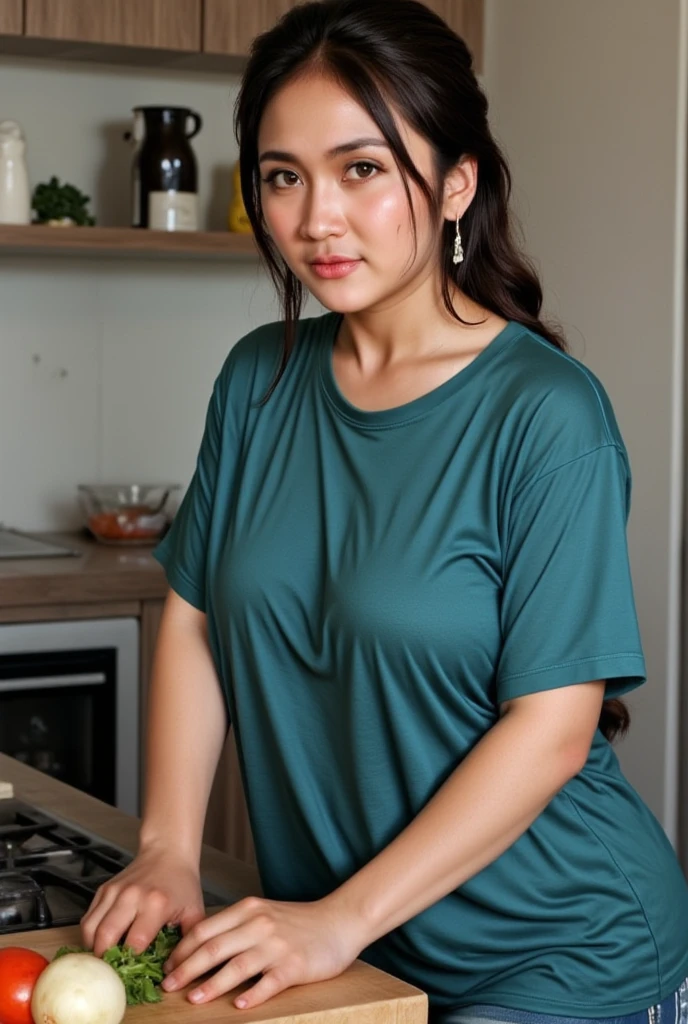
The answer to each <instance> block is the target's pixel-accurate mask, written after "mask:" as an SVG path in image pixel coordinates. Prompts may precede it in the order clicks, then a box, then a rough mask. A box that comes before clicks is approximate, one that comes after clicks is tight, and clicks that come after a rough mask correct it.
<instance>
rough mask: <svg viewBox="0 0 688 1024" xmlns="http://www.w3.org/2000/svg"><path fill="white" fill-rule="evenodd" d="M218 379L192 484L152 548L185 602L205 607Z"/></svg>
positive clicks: (219, 415) (219, 414)
mask: <svg viewBox="0 0 688 1024" xmlns="http://www.w3.org/2000/svg"><path fill="white" fill-rule="evenodd" d="M218 382H219V378H218V381H216V383H215V387H214V389H213V394H212V397H211V399H210V403H209V405H208V411H207V414H206V420H205V430H204V432H203V438H202V440H201V446H200V450H199V453H198V458H197V461H196V469H195V471H194V474H193V477H192V479H191V483H190V484H189V487H188V490H187V492H186V494H185V495H184V498H183V500H182V502H181V504H180V506H179V509H178V510H177V513H176V515H175V517H174V519H173V521H172V525H171V526H170V529H169V530H168V532H167V533H166V534H165V536H164V537H163V539H162V541H161V542H160V544H158V546H157V547H156V548H155V550H154V551H153V557H154V558H155V559H157V561H158V562H160V564H161V565H162V567H163V568H164V570H165V573H166V575H167V580H168V582H169V584H170V586H171V587H172V589H173V590H175V591H176V592H177V593H178V594H179V595H180V596H181V597H183V598H184V600H185V601H188V602H189V604H192V605H193V606H194V607H195V608H198V609H199V611H202V612H204V611H205V610H206V601H205V591H206V587H205V576H206V556H207V550H208V534H209V529H210V521H211V515H212V508H213V499H214V495H215V488H216V483H217V475H218V469H219V463H220V446H221V437H222V422H223V415H224V410H223V408H222V402H221V399H220V388H219V384H218Z"/></svg>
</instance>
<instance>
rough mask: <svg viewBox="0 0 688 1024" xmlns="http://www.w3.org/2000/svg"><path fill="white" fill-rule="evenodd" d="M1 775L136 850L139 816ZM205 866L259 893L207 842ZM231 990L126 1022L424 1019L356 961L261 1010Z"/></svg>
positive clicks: (406, 1023) (33, 798)
mask: <svg viewBox="0 0 688 1024" xmlns="http://www.w3.org/2000/svg"><path fill="white" fill-rule="evenodd" d="M0 779H1V780H3V781H8V782H12V783H13V784H14V790H15V796H16V797H18V798H19V799H20V800H25V801H26V802H27V803H30V804H34V805H35V806H37V807H40V808H43V809H44V810H46V811H49V812H51V813H53V814H55V815H57V816H59V817H61V818H64V819H65V820H67V821H70V822H73V823H75V824H77V825H80V826H82V827H83V828H86V829H88V830H89V831H90V832H93V833H96V834H97V835H99V836H102V837H103V838H104V839H107V840H109V841H110V842H112V843H114V844H116V845H118V846H120V847H122V848H124V849H126V850H128V851H130V852H132V853H133V852H134V851H135V849H136V840H137V831H138V821H137V819H136V818H132V817H129V815H126V814H123V813H122V812H121V811H118V810H116V809H115V808H114V807H109V806H108V805H107V804H104V803H101V802H100V801H99V800H94V799H93V797H90V796H87V795H86V794H84V793H81V792H79V791H78V790H76V789H72V788H71V787H70V786H65V785H64V784H63V783H61V782H57V781H56V780H55V779H51V778H49V777H48V776H46V775H43V774H42V773H41V772H37V771H35V770H34V769H33V768H28V767H26V765H22V764H20V763H19V762H18V761H15V760H14V759H13V758H10V757H7V756H6V755H4V754H0ZM201 870H202V874H203V876H204V878H205V879H207V880H208V882H209V883H210V884H211V885H212V884H215V885H216V886H221V887H222V888H223V889H224V890H225V891H229V892H231V894H232V895H233V896H235V897H236V898H237V899H240V898H241V897H243V896H249V895H252V894H253V895H255V894H257V893H259V892H260V887H259V881H258V875H257V872H256V871H255V869H253V868H252V867H250V866H248V865H246V864H242V863H239V862H238V861H234V860H232V859H231V858H229V857H227V856H225V855H224V854H221V853H219V852H218V851H217V850H213V849H212V848H210V847H204V849H203V856H202V860H201ZM79 942H80V934H79V928H78V926H75V927H73V928H52V929H48V930H45V931H33V932H24V933H20V934H16V933H15V934H12V935H0V948H2V947H3V946H27V947H28V948H30V949H35V950H37V951H38V952H41V953H43V955H44V956H47V957H48V959H51V958H52V956H53V955H54V953H55V952H56V950H57V949H58V948H59V947H60V946H63V945H76V944H79ZM231 998H233V997H230V996H229V995H228V996H224V997H221V998H220V999H217V1000H215V1001H214V1002H213V1003H210V1004H208V1005H207V1006H198V1007H196V1006H192V1005H191V1004H190V1003H189V1002H188V1001H187V1000H186V999H185V998H184V994H183V993H182V992H174V993H166V994H165V995H164V997H163V1002H162V1003H156V1004H153V1005H148V1006H139V1007H130V1008H129V1009H128V1010H127V1014H126V1017H125V1024H137V1022H140V1024H143V1022H144V1021H148V1022H149V1024H156V1022H158V1024H165V1022H168V1021H172V1022H175V1024H181V1022H182V1021H189V1022H192V1024H206V1022H208V1024H209V1022H211V1021H225V1022H229V1024H231V1022H237V1024H238V1022H239V1021H241V1022H244V1024H259V1022H260V1024H425V1022H426V1021H427V999H426V996H425V995H424V994H423V993H422V992H420V991H419V990H418V989H416V988H413V987H412V986H410V985H407V984H405V983H404V982H401V981H398V980H397V979H396V978H393V977H392V976H391V975H389V974H385V973H383V972H382V971H378V970H376V969H375V968H373V967H370V966H369V965H368V964H364V963H363V962H362V961H360V960H357V961H356V962H355V963H354V964H352V965H351V967H350V968H348V970H346V971H345V972H344V973H343V974H342V975H340V977H338V978H333V979H332V980H331V981H326V982H317V983H315V984H313V985H304V986H300V987H298V988H293V989H290V990H288V991H287V992H283V993H282V994H281V995H279V996H276V997H275V998H274V999H272V1000H270V1001H269V1002H268V1003H266V1004H265V1005H264V1006H261V1007H258V1008H257V1009H255V1010H243V1011H242V1010H237V1009H236V1008H235V1007H234V1006H233V1005H232V1001H231Z"/></svg>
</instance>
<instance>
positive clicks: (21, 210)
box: [0, 121, 31, 224]
mask: <svg viewBox="0 0 688 1024" xmlns="http://www.w3.org/2000/svg"><path fill="white" fill-rule="evenodd" d="M25 150H26V143H25V141H24V136H23V134H22V130H21V127H20V125H19V124H18V123H17V122H16V121H0V224H30V223H31V189H30V186H29V172H28V168H27V166H26V157H25V155H24V154H25Z"/></svg>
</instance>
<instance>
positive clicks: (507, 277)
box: [234, 0, 630, 740]
mask: <svg viewBox="0 0 688 1024" xmlns="http://www.w3.org/2000/svg"><path fill="white" fill-rule="evenodd" d="M309 72H316V73H320V74H324V75H327V76H329V77H331V78H332V79H334V80H335V81H336V82H338V83H339V84H340V85H341V86H342V87H343V88H344V89H345V90H346V91H347V92H348V93H349V94H350V95H351V96H352V97H353V98H354V99H355V100H356V101H357V102H358V103H359V104H360V105H361V107H362V108H363V109H364V110H366V111H367V112H368V114H369V115H370V117H371V118H372V119H373V120H374V121H375V123H376V124H377V126H378V128H379V129H380V132H381V133H382V135H383V136H384V138H385V139H386V141H387V143H388V144H389V147H390V150H391V153H392V155H393V158H394V160H395V161H396V164H397V166H398V168H399V171H400V173H401V176H402V180H403V183H404V188H405V190H406V196H407V199H408V203H409V212H410V217H411V223H412V227H413V236H414V240H417V237H416V219H415V216H414V210H413V207H412V203H411V192H410V188H409V179H410V180H411V181H413V182H415V184H416V185H417V186H418V188H419V189H420V191H421V193H422V194H423V195H424V197H425V199H426V201H427V203H428V209H429V211H430V213H431V216H432V217H433V218H434V219H435V221H436V222H438V221H439V219H440V217H441V211H442V195H443V184H444V179H445V177H446V174H447V172H448V171H449V170H450V169H451V168H453V167H454V166H455V165H456V164H457V163H458V162H459V160H460V159H461V158H462V157H463V156H465V155H471V156H473V157H475V159H476V160H477V165H478V183H477V190H476V193H475V197H474V199H473V202H472V203H471V205H470V207H469V208H468V210H467V211H466V213H465V214H464V217H463V219H462V228H463V230H462V234H463V236H464V251H465V259H464V262H463V263H460V264H458V265H455V264H454V263H453V262H452V243H453V237H454V223H453V222H452V221H445V223H444V226H443V229H442V239H441V253H442V255H441V273H442V298H443V302H444V305H445V306H446V309H447V311H448V313H449V314H450V315H451V316H452V317H453V318H454V319H456V320H457V321H460V322H462V323H464V322H465V321H462V320H461V317H460V316H459V314H458V313H457V312H456V310H455V309H454V306H453V303H452V297H451V296H452V290H453V288H454V287H458V288H459V289H460V290H461V291H462V292H463V293H464V294H465V295H467V296H468V298H470V299H472V300H473V301H474V302H476V303H478V304H479V305H480V306H482V307H484V308H485V309H488V310H490V311H491V312H492V313H496V314H498V315H499V316H501V317H503V318H504V319H505V320H516V321H518V322H519V323H521V324H523V325H524V326H525V327H527V328H529V329H530V330H532V331H534V332H536V333H537V334H539V335H541V336H542V337H543V338H546V339H547V340H548V341H549V342H550V343H551V344H552V345H555V346H556V347H557V348H560V349H562V350H564V351H565V350H566V347H567V346H566V342H565V339H564V336H563V334H562V332H561V330H560V328H559V327H558V326H557V325H555V324H553V323H551V322H548V321H545V320H544V319H543V318H542V315H541V308H542V286H541V284H540V281H539V279H538V275H537V272H536V270H535V268H534V266H533V264H532V263H531V262H530V261H529V260H528V259H527V258H526V257H525V256H524V255H523V253H522V252H521V250H520V247H519V244H518V242H517V240H516V237H515V231H514V224H513V220H512V217H511V214H510V210H509V199H510V195H511V174H510V172H509V168H508V165H507V162H506V160H505V157H504V154H503V153H502V151H501V149H500V148H499V146H498V144H497V143H496V141H495V139H494V137H493V135H492V132H491V130H490V126H489V124H488V119H487V112H488V104H487V99H486V97H485V94H484V93H483V91H482V89H481V88H480V85H479V84H478V81H477V79H476V77H475V73H474V71H473V62H472V58H471V54H470V51H469V50H468V47H467V46H466V44H465V42H464V41H463V39H461V38H460V36H458V35H457V34H456V33H455V32H454V31H452V29H450V28H449V26H448V25H447V24H446V23H445V22H444V21H443V20H442V19H441V18H440V17H439V16H438V15H437V14H434V13H433V12H432V11H431V10H430V9H429V8H427V7H426V6H425V5H424V4H422V3H419V2H417V0H395V3H394V5H393V8H392V6H391V5H390V3H389V0H315V2H313V0H311V2H309V3H303V4H299V5H297V6H296V7H294V8H293V9H291V10H290V11H288V12H287V13H286V14H285V15H284V16H283V17H282V18H281V19H280V21H278V22H277V24H276V25H275V26H274V28H272V29H270V30H269V31H267V32H264V33H263V34H262V35H259V36H257V37H256V39H255V40H254V41H253V44H252V47H251V52H250V56H249V60H248V64H247V67H246V70H245V72H244V75H243V78H242V83H241V88H240V91H239V95H238V97H237V100H236V105H235V110H234V132H235V135H236V138H237V141H238V143H239V164H240V174H241V192H242V197H243V200H244V205H245V207H246V212H247V214H248V218H249V220H250V223H251V226H252V228H253V232H254V235H255V240H256V244H257V246H258V249H259V251H260V253H261V256H262V258H263V260H264V262H265V264H266V266H267V269H268V271H269V273H270V276H271V277H272V280H273V283H274V285H275V287H276V289H277V291H278V294H279V296H280V300H281V304H282V313H283V318H284V326H285V330H284V343H283V351H282V359H281V363H280V366H279V367H278V370H277V373H276V376H275V378H274V380H273V381H272V383H271V385H270V388H269V390H268V392H267V394H266V396H265V398H264V401H267V400H268V399H269V397H270V395H271V394H272V392H273V391H274V389H275V387H276V386H277V384H278V383H279V380H280V378H281V376H282V374H283V373H284V369H285V367H286V365H287V361H288V359H289V356H290V354H291V352H292V350H293V347H294V344H295V339H296V325H297V321H298V319H299V317H300V315H301V311H302V308H303V301H304V288H303V285H302V283H301V281H300V280H299V279H298V278H297V277H296V275H295V274H294V273H292V271H291V270H290V269H289V267H288V266H287V264H286V263H285V261H284V259H283V258H282V256H281V254H280V252H279V250H278V249H277V247H276V246H275V244H274V242H273V241H272V238H271V237H270V236H269V234H268V232H267V226H266V223H265V220H264V216H263V208H262V203H261V188H260V185H261V182H260V170H259V166H258V132H259V128H260V123H261V119H262V116H263V112H264V111H265V107H266V105H267V104H268V102H269V101H270V99H271V98H272V97H273V96H274V95H275V94H276V93H277V92H278V90H279V89H280V88H282V86H284V85H286V84H287V82H289V81H290V80H292V79H294V78H296V77H298V76H299V75H303V74H307V73H309ZM392 110H394V111H395V112H398V113H399V114H400V115H401V116H402V118H403V119H404V120H405V121H406V122H407V123H408V124H409V125H410V126H411V127H412V128H413V129H415V131H416V132H418V133H419V134H420V135H421V136H423V137H424V138H425V139H426V140H427V142H428V143H429V145H430V147H431V149H432V152H433V157H434V176H435V180H434V181H433V182H428V181H426V180H425V179H424V178H423V176H422V175H421V174H420V172H419V171H418V170H417V168H416V167H415V165H414V163H413V161H412V160H411V157H410V155H409V153H408V150H407V148H406V146H405V145H404V142H403V140H402V138H401V135H400V134H399V131H398V130H397V127H396V124H395V121H394V117H393V115H392ZM599 724H600V729H601V730H602V732H603V733H604V735H605V736H606V737H607V738H608V739H610V740H611V739H614V738H615V737H616V736H617V735H618V734H622V733H624V732H626V730H627V729H628V726H629V724H630V716H629V713H628V710H627V708H626V706H625V704H624V703H623V702H622V701H620V700H608V701H605V702H604V705H603V708H602V714H601V717H600V723H599Z"/></svg>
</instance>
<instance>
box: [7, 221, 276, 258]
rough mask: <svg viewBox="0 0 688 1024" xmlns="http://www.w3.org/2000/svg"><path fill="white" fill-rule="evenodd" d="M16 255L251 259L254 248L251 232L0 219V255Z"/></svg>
mask: <svg viewBox="0 0 688 1024" xmlns="http://www.w3.org/2000/svg"><path fill="white" fill-rule="evenodd" d="M21 255H31V256H36V255H39V256H40V255H42V256H53V255H60V256H88V255H94V256H109V257H115V258H122V257H128V258H132V257H133V258H136V259H139V258H144V259H193V260H196V259H198V260H225V261H231V260H235V261H236V260H248V261H252V260H257V259H258V250H257V249H256V245H255V242H254V240H253V235H240V234H235V233H233V232H231V231H148V230H146V229H141V228H99V227H93V228H85V227H84V228H80V227H48V226H47V225H45V224H19V225H15V224H0V258H1V257H2V256H21Z"/></svg>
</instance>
